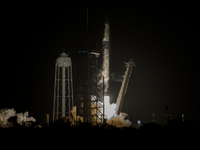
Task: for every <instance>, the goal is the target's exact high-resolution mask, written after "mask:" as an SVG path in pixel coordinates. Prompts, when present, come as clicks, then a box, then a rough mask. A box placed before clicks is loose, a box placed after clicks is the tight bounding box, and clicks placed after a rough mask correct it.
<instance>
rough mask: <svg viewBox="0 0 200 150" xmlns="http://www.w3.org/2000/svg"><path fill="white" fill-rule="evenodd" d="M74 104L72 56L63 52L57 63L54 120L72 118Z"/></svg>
mask: <svg viewBox="0 0 200 150" xmlns="http://www.w3.org/2000/svg"><path fill="white" fill-rule="evenodd" d="M73 106H74V100H73V80H72V63H71V58H70V57H68V55H67V54H66V53H64V52H63V53H62V54H61V56H60V57H58V58H57V60H56V64H55V84H54V102H53V121H58V120H59V119H66V118H68V119H71V118H72V115H71V113H70V111H71V109H72V107H73Z"/></svg>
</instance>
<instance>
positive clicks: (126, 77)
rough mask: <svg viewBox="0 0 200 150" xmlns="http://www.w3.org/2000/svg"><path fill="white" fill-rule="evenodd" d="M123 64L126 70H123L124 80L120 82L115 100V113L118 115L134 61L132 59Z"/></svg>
mask: <svg viewBox="0 0 200 150" xmlns="http://www.w3.org/2000/svg"><path fill="white" fill-rule="evenodd" d="M125 64H126V72H125V75H124V80H123V82H122V85H121V88H120V91H119V94H118V97H117V101H116V104H117V108H116V110H117V115H120V112H121V109H122V104H123V100H124V96H125V94H126V90H127V87H128V83H129V79H130V76H131V72H132V69H133V66H135V63H134V62H133V60H132V59H131V60H130V61H129V62H128V63H125Z"/></svg>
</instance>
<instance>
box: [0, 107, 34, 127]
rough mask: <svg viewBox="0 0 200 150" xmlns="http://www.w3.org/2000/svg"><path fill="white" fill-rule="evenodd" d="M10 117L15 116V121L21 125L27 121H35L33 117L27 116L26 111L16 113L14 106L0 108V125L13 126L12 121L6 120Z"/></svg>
mask: <svg viewBox="0 0 200 150" xmlns="http://www.w3.org/2000/svg"><path fill="white" fill-rule="evenodd" d="M11 117H16V118H17V120H16V121H17V123H18V124H20V125H22V124H23V123H25V122H29V121H32V122H35V121H36V120H35V118H33V117H28V112H25V113H16V111H15V110H14V108H12V109H7V108H4V109H1V110H0V127H2V128H9V127H12V126H13V124H12V122H9V121H8V120H9V119H10V118H11Z"/></svg>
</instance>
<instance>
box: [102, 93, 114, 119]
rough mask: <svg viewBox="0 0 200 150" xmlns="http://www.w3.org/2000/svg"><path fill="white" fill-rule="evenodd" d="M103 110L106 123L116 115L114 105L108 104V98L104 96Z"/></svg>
mask: <svg viewBox="0 0 200 150" xmlns="http://www.w3.org/2000/svg"><path fill="white" fill-rule="evenodd" d="M104 105H105V106H104V108H105V117H106V119H107V121H109V120H110V119H111V117H113V115H115V113H116V110H115V108H116V104H114V103H113V104H110V97H109V96H104Z"/></svg>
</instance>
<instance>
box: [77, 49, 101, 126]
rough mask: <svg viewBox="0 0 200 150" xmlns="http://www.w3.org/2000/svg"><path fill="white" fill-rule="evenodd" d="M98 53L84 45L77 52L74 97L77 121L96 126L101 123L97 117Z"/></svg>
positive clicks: (98, 105) (98, 104)
mask: <svg viewBox="0 0 200 150" xmlns="http://www.w3.org/2000/svg"><path fill="white" fill-rule="evenodd" d="M99 54H100V53H99V52H97V51H95V50H94V49H93V48H92V47H90V45H86V46H85V47H83V48H82V50H79V53H78V56H77V61H76V63H77V76H76V79H77V80H78V81H77V85H76V87H77V96H76V105H77V109H76V111H77V112H76V115H77V117H76V118H77V120H78V118H80V119H81V120H80V121H83V122H89V123H92V124H96V123H98V122H101V121H102V119H101V118H100V117H99V116H100V115H99V114H100V113H101V112H99V107H103V106H100V103H99V96H98V86H97V84H98V80H97V74H98V73H97V72H98V64H97V62H98V57H99Z"/></svg>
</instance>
